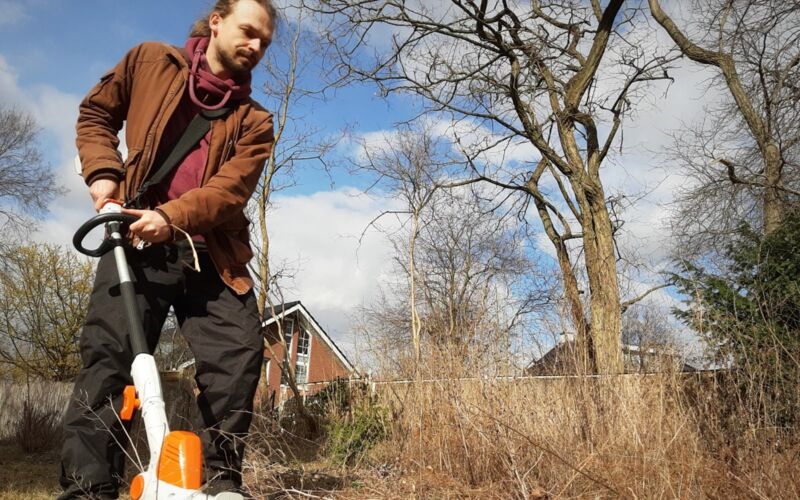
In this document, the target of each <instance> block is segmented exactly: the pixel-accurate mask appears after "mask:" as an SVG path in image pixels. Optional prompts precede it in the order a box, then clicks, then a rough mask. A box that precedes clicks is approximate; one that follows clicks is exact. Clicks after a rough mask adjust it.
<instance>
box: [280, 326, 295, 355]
mask: <svg viewBox="0 0 800 500" xmlns="http://www.w3.org/2000/svg"><path fill="white" fill-rule="evenodd" d="M282 328H283V340H284V342H286V334H287V333H288V334H289V341H288V342H286V353H287V355H288V356H289V359H291V356H292V343H293V341H294V318H286V319H284V320H283V326H282Z"/></svg>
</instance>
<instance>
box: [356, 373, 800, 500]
mask: <svg viewBox="0 0 800 500" xmlns="http://www.w3.org/2000/svg"><path fill="white" fill-rule="evenodd" d="M687 384H691V385H692V386H693V389H692V390H693V394H694V396H696V391H697V390H698V389H697V387H695V386H696V385H699V386H700V387H701V390H704V391H713V390H714V384H708V383H701V384H698V383H697V381H693V382H687V380H685V379H683V378H679V377H677V376H672V375H650V376H625V377H614V378H607V379H578V378H562V379H518V380H511V381H509V380H500V381H498V380H494V381H480V380H471V381H462V382H453V381H449V382H427V383H426V382H423V383H415V384H408V385H406V386H404V387H396V386H387V387H385V388H383V389H381V390H380V391H379V397H380V400H381V401H382V402H383V404H386V405H387V406H389V407H390V408H391V411H392V414H393V416H394V418H393V419H392V420H391V432H390V437H389V439H388V441H387V442H386V443H384V444H383V445H382V446H381V447H379V448H376V449H375V450H373V452H372V453H371V460H372V463H377V464H389V465H390V466H391V472H390V473H389V474H386V475H385V476H386V477H383V478H373V480H372V481H370V482H369V484H370V486H369V488H370V494H369V496H375V497H381V498H399V497H402V496H403V495H407V494H412V495H413V496H416V497H419V498H439V497H443V496H444V497H448V496H450V497H474V498H541V497H544V496H549V497H557V498H562V497H563V498H598V497H599V498H607V497H632V498H654V497H658V498H697V497H711V498H734V497H735V498H741V497H754V498H797V497H798V496H800V478H798V477H797V475H796V474H794V471H796V470H798V467H800V463H799V462H798V451H799V450H800V448H799V447H798V446H797V442H796V441H792V435H791V433H789V434H787V433H785V432H784V433H782V434H781V435H780V436H778V435H777V434H776V433H775V432H770V431H769V430H767V429H761V430H756V429H751V432H744V433H742V434H741V435H726V433H725V432H724V430H723V429H719V428H717V429H714V430H715V431H716V433H709V432H708V429H707V427H708V419H709V417H710V416H709V415H708V414H705V413H704V411H700V410H698V408H697V406H696V405H694V404H690V403H689V400H690V398H688V397H687V391H686V390H685V388H686V385H687ZM708 395H709V396H710V395H711V394H710V393H709V394H708ZM719 436H723V439H720V437H719ZM362 492H363V491H362ZM344 496H350V497H353V498H354V497H357V496H358V492H357V491H353V492H352V495H351V492H346V493H344Z"/></svg>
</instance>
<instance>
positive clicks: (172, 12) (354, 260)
mask: <svg viewBox="0 0 800 500" xmlns="http://www.w3.org/2000/svg"><path fill="white" fill-rule="evenodd" d="M209 4H210V2H206V1H197V0H162V1H153V0H138V1H128V2H126V1H118V0H115V1H112V0H81V1H68V0H0V12H3V13H4V16H3V17H0V102H4V103H13V104H15V105H19V106H22V107H25V108H27V109H28V110H30V111H31V112H32V113H33V115H34V116H35V117H36V118H37V120H38V121H39V123H40V125H41V126H42V149H43V152H44V153H45V156H46V158H47V160H48V161H49V163H50V164H51V166H52V168H53V170H54V172H55V173H56V176H57V179H58V181H59V183H60V184H62V185H63V186H64V187H65V188H66V189H67V194H66V195H65V196H64V197H62V198H59V199H57V200H53V204H52V206H51V210H50V213H49V214H47V215H46V217H45V218H44V220H43V221H42V224H41V231H40V232H39V233H38V235H37V239H39V240H41V241H49V242H57V243H61V244H65V243H66V242H67V241H69V238H70V236H71V234H72V232H74V230H75V228H77V227H78V225H79V224H80V223H81V222H82V221H83V220H85V219H86V218H88V217H90V216H91V215H92V210H91V204H90V202H89V196H88V192H87V190H86V187H85V186H84V185H83V183H82V181H81V180H80V178H79V177H78V176H77V175H76V174H75V173H74V172H73V158H74V156H75V154H76V151H75V148H74V123H75V118H76V117H77V105H78V103H79V102H80V99H81V98H82V97H83V95H84V94H85V93H86V92H87V91H88V89H89V88H90V87H91V86H92V85H93V84H94V83H95V82H96V81H97V80H98V78H99V77H100V75H101V74H102V73H103V72H104V71H106V70H107V69H109V68H110V67H112V66H113V65H114V64H115V63H116V62H117V61H118V60H119V59H120V58H121V57H122V55H123V54H124V53H125V52H126V51H127V50H128V49H129V48H131V47H132V46H133V45H135V44H137V43H139V42H142V41H145V40H160V41H164V42H167V43H172V44H177V45H182V44H183V42H184V41H185V37H186V34H187V32H188V30H189V26H190V25H191V23H192V22H193V21H194V20H195V19H196V18H197V17H198V16H200V15H201V14H203V13H204V12H206V10H207V8H208V6H209ZM281 33H285V31H284V32H279V33H278V36H280V35H281ZM672 74H673V76H676V77H677V80H676V83H675V84H674V86H673V88H672V89H671V90H670V93H669V94H668V95H667V96H666V97H662V96H661V95H659V96H657V97H654V98H653V99H651V100H650V101H649V102H648V103H647V105H646V106H645V107H644V108H643V109H642V111H641V112H640V113H639V114H638V115H637V117H636V118H635V120H634V123H630V124H629V126H628V128H626V130H625V144H626V153H625V154H624V155H622V156H621V157H620V158H618V159H617V165H615V166H614V167H613V168H609V169H608V171H607V173H605V174H604V176H605V177H604V180H605V182H606V188H607V193H609V194H610V193H613V192H615V191H623V192H635V193H641V192H643V191H647V192H648V194H647V195H646V196H643V197H641V199H638V200H637V202H636V205H635V206H634V207H631V209H630V210H629V211H628V212H627V213H626V229H627V234H626V235H624V236H623V238H622V241H621V244H623V245H627V246H629V247H631V248H635V249H637V250H639V251H640V253H642V254H644V255H646V256H652V258H651V261H652V263H653V264H654V265H653V268H654V269H655V270H657V269H659V266H660V265H662V264H663V259H664V258H665V256H666V255H667V250H668V248H669V239H670V237H669V234H668V231H667V225H666V219H667V217H668V214H669V203H670V201H671V199H672V196H673V193H674V190H675V188H676V187H677V186H680V185H681V183H682V182H683V179H682V178H681V177H680V176H679V175H676V172H674V171H669V170H666V171H664V170H663V169H662V170H660V171H659V170H658V169H657V168H656V165H657V164H658V159H657V154H656V153H654V152H655V151H657V150H658V148H659V147H661V146H662V145H664V144H666V143H667V142H668V135H667V134H668V132H669V130H671V129H674V128H677V127H679V126H680V124H681V123H683V122H688V121H692V120H693V119H696V117H697V116H699V114H700V113H702V106H701V105H699V104H703V103H705V102H708V101H710V100H711V99H712V98H713V96H712V95H710V94H709V93H703V92H702V91H701V90H702V82H703V81H704V80H705V79H706V78H707V77H708V76H709V75H708V73H704V72H703V71H698V69H697V68H696V67H691V66H688V65H684V66H682V67H679V68H677V69H676V70H675V71H674V72H673V73H672ZM263 81H264V74H263V71H261V70H259V71H257V72H256V73H255V75H254V97H255V98H256V99H258V100H260V101H261V102H262V103H263V104H264V105H265V106H267V107H268V108H270V107H274V105H273V103H271V102H269V101H268V100H266V99H265V98H264V97H263V95H261V93H260V91H259V90H258V89H259V88H260V87H261V84H262V83H263ZM414 106H415V102H414V101H413V100H412V99H411V98H410V97H402V96H395V97H393V98H392V99H390V100H388V101H386V100H383V99H381V98H379V97H378V96H377V93H376V89H375V88H374V87H371V86H367V85H351V86H348V87H347V88H344V89H339V90H337V91H336V93H335V94H331V95H329V99H327V100H326V101H319V100H314V101H309V102H308V103H307V104H305V105H304V106H302V107H300V108H295V109H294V111H293V114H295V115H297V116H302V117H305V119H306V120H307V121H308V123H311V124H313V125H314V126H315V127H317V128H318V129H319V131H320V134H321V135H323V136H324V135H330V134H337V133H338V132H340V131H341V130H342V129H343V128H344V127H350V129H351V131H352V132H353V133H354V134H355V136H356V137H362V138H366V139H370V138H373V139H374V138H376V137H380V136H381V135H382V134H384V133H386V132H387V131H388V132H390V131H391V130H392V128H393V124H395V123H396V122H398V121H400V120H403V119H405V118H408V114H409V113H411V112H412V110H413V109H414ZM337 152H338V153H339V155H338V157H337V158H338V161H336V162H334V163H335V167H336V168H334V169H333V171H332V179H331V178H329V176H328V174H327V173H325V172H324V171H322V170H321V169H320V168H319V167H318V166H315V165H303V166H301V167H300V168H299V169H298V171H297V176H296V181H297V182H296V184H295V185H294V186H293V187H291V188H290V189H288V190H286V191H283V192H281V193H280V195H279V196H278V197H276V199H275V207H274V209H273V212H272V214H271V215H270V223H269V224H270V230H271V231H272V238H273V242H274V247H273V250H274V255H275V258H276V260H278V261H281V262H287V263H289V264H290V265H292V266H294V267H295V268H296V269H297V270H298V272H297V276H296V277H295V279H294V280H293V282H292V283H290V284H289V285H288V286H287V298H288V299H289V300H297V299H299V300H302V301H303V302H304V303H305V304H306V305H307V306H308V307H309V309H310V310H311V311H312V313H313V314H314V315H315V317H317V318H318V319H319V320H320V322H321V323H322V324H323V326H324V327H325V328H326V329H328V330H329V331H330V332H331V333H332V334H333V336H334V337H335V338H337V340H338V341H339V342H340V343H342V344H344V345H343V347H344V348H345V350H347V351H349V352H350V353H351V354H352V353H353V352H355V351H358V349H359V345H358V344H359V341H360V340H359V339H357V338H354V337H353V336H351V335H350V331H351V326H352V323H353V314H354V313H355V311H356V310H357V308H358V307H359V306H360V305H364V304H368V303H369V302H370V300H371V299H372V297H374V296H375V295H376V293H377V283H378V282H379V281H380V280H381V279H383V278H386V276H388V274H389V273H390V272H391V271H390V269H389V266H388V262H389V259H388V256H389V255H390V251H391V249H390V246H389V244H388V242H386V240H385V238H384V237H383V235H381V234H379V233H375V232H369V233H368V235H367V238H366V239H365V240H364V241H363V242H362V243H361V245H359V244H358V243H357V242H358V238H359V236H360V234H361V232H362V231H363V230H364V228H365V227H366V226H367V224H368V223H369V221H370V220H371V219H372V218H374V217H375V216H376V215H377V214H379V213H380V212H381V211H382V210H385V209H386V208H388V207H392V206H394V205H393V203H396V202H394V201H393V200H391V199H387V198H381V197H375V196H367V195H364V194H363V193H362V192H361V189H363V188H364V187H365V186H366V185H367V183H368V181H367V179H364V178H361V177H358V176H354V175H352V174H351V173H350V172H349V171H348V169H347V168H345V167H344V165H345V161H344V159H345V157H346V156H347V154H348V153H351V152H352V145H351V144H349V143H347V142H345V141H343V142H342V144H340V148H339V149H338V150H337ZM518 154H519V155H520V157H522V158H525V157H526V156H525V155H528V156H529V149H527V148H525V147H522V148H520V149H519V150H518ZM331 181H333V185H331V184H332V183H331ZM539 248H540V250H541V251H542V253H543V254H544V255H547V254H549V253H551V252H552V249H550V248H549V243H548V242H546V241H545V239H544V238H540V242H539ZM652 279H656V278H655V276H654V275H653V276H649V277H648V276H645V277H644V279H643V281H642V282H641V283H634V284H633V288H632V289H633V290H636V289H637V288H639V289H641V287H643V286H646V285H648V284H649V283H647V281H650V282H652ZM658 297H660V299H659V300H662V302H664V303H666V304H670V303H673V302H674V297H670V296H669V295H668V294H667V293H661V294H658ZM658 297H657V299H658Z"/></svg>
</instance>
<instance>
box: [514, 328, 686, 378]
mask: <svg viewBox="0 0 800 500" xmlns="http://www.w3.org/2000/svg"><path fill="white" fill-rule="evenodd" d="M574 349H576V343H575V339H574V338H573V337H572V336H571V335H563V336H562V337H561V338H559V339H558V341H557V342H556V345H554V346H553V347H552V348H550V350H548V351H547V352H546V353H544V354H543V355H542V356H541V357H540V358H539V359H535V360H533V361H531V362H530V363H529V364H528V366H527V367H525V371H526V372H530V371H534V370H536V369H537V368H539V367H547V366H554V365H557V364H559V363H561V362H563V360H564V359H567V358H566V357H565V356H568V355H569V353H572V352H574ZM620 351H621V352H622V353H628V354H634V355H651V356H669V357H672V358H675V359H677V360H680V364H681V371H684V372H690V371H698V369H697V367H695V366H692V365H691V364H690V363H689V362H687V361H686V360H684V359H682V357H681V356H679V355H678V354H676V353H674V352H671V351H669V350H666V351H659V350H656V349H653V348H642V347H640V346H637V345H632V344H622V345H621V346H620Z"/></svg>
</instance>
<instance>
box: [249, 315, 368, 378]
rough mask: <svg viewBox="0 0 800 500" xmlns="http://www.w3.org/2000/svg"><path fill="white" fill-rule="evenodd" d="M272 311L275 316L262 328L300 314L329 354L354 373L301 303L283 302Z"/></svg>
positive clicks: (347, 361)
mask: <svg viewBox="0 0 800 500" xmlns="http://www.w3.org/2000/svg"><path fill="white" fill-rule="evenodd" d="M273 310H274V311H275V313H276V314H275V315H274V316H272V317H271V318H269V319H267V320H264V322H263V323H261V327H262V328H266V327H267V326H269V325H271V324H273V323H275V322H276V321H277V320H279V319H283V317H284V316H288V315H290V314H294V313H296V312H297V313H300V314H301V315H302V316H303V317H304V318H305V319H306V321H307V322H308V323H309V324H310V325H311V326H312V327H313V328H314V330H316V333H317V337H319V338H320V339H322V341H323V342H324V343H325V344H326V345H327V346H328V347H329V348H330V350H331V352H333V353H334V354H335V355H336V357H337V358H339V361H341V363H342V364H343V365H344V366H345V368H347V369H348V370H350V371H351V372H353V371H355V367H353V364H352V363H350V361H349V360H348V359H347V356H345V355H344V353H343V352H342V350H341V349H339V346H337V345H336V343H335V342H334V341H333V339H331V338H330V336H329V335H328V334H327V333H326V332H325V330H323V329H322V327H321V326H320V325H319V323H318V322H317V320H315V319H314V316H312V315H311V313H310V312H309V310H308V309H306V307H305V306H304V305H303V304H302V302H300V301H299V300H296V301H293V302H285V303H283V304H280V305H276V306H275V307H274V308H273Z"/></svg>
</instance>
